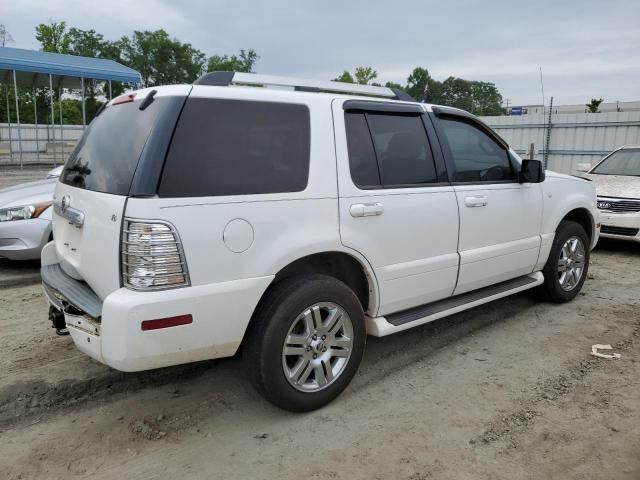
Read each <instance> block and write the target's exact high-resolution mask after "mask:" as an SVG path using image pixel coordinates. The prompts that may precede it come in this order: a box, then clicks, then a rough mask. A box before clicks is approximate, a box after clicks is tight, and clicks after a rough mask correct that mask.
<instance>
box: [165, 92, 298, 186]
mask: <svg viewBox="0 0 640 480" xmlns="http://www.w3.org/2000/svg"><path fill="white" fill-rule="evenodd" d="M309 151H310V127H309V110H308V109H307V107H305V106H303V105H293V104H285V103H270V102H253V101H242V100H226V99H209V98H207V99H204V98H189V99H188V100H187V102H186V104H185V107H184V110H183V112H182V115H181V116H180V120H179V122H178V125H177V127H176V131H175V133H174V137H173V141H172V142H171V146H170V147H169V152H168V154H167V160H166V162H165V167H164V171H163V173H162V180H161V182H160V188H159V192H158V193H159V195H160V196H161V197H196V196H219V195H247V194H260V193H283V192H299V191H302V190H304V189H305V188H306V186H307V180H308V176H309Z"/></svg>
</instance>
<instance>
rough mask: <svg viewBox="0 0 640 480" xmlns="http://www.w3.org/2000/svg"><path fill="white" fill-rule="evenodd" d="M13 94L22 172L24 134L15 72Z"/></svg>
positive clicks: (14, 73) (14, 72)
mask: <svg viewBox="0 0 640 480" xmlns="http://www.w3.org/2000/svg"><path fill="white" fill-rule="evenodd" d="M13 93H14V96H15V97H16V120H17V121H18V148H19V149H20V170H22V132H21V125H20V105H19V103H18V80H17V79H16V71H15V70H14V71H13Z"/></svg>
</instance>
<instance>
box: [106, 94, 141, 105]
mask: <svg viewBox="0 0 640 480" xmlns="http://www.w3.org/2000/svg"><path fill="white" fill-rule="evenodd" d="M135 97H136V94H135V93H125V94H124V95H120V96H119V97H116V98H114V99H113V101H112V102H111V105H120V104H121V103H129V102H133V99H134V98H135Z"/></svg>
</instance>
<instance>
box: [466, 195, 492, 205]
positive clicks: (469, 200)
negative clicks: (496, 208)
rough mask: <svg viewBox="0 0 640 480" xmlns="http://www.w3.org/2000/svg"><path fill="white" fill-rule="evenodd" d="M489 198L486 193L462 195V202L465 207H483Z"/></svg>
mask: <svg viewBox="0 0 640 480" xmlns="http://www.w3.org/2000/svg"><path fill="white" fill-rule="evenodd" d="M488 201H489V199H488V198H487V196H486V195H474V196H472V197H464V204H465V205H466V206H467V207H470V208H473V207H485V206H486V205H487V203H488Z"/></svg>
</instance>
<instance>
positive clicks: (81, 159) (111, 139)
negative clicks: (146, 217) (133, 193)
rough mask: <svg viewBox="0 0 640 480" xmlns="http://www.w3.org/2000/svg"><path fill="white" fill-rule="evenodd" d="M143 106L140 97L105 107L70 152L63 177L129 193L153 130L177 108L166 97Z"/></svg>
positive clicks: (93, 187) (85, 186)
mask: <svg viewBox="0 0 640 480" xmlns="http://www.w3.org/2000/svg"><path fill="white" fill-rule="evenodd" d="M139 106H140V102H139V101H138V102H130V103H124V104H120V105H115V106H110V107H107V108H106V109H104V110H103V111H102V113H100V115H98V116H97V117H96V118H95V119H94V120H93V121H92V122H91V124H90V125H89V127H88V128H87V129H86V131H85V133H84V135H83V136H82V138H81V139H80V141H79V142H78V145H77V146H76V148H75V150H74V151H73V152H72V153H71V155H70V156H69V159H68V160H67V163H66V164H65V168H64V170H63V172H62V175H61V176H60V181H61V182H62V183H65V184H67V185H71V186H73V187H77V188H83V189H86V190H92V191H95V192H104V193H111V194H115V195H128V194H129V189H130V187H131V182H132V180H133V175H134V173H135V170H136V167H137V165H138V160H139V159H140V154H141V153H142V150H143V148H144V146H145V143H146V141H147V138H148V137H149V134H150V133H151V130H152V129H153V127H154V125H156V123H157V120H158V118H159V116H160V115H161V114H162V113H163V111H165V110H167V109H169V108H173V107H172V103H171V100H170V99H169V98H166V97H165V98H158V99H156V100H154V101H153V102H152V103H151V104H150V105H149V106H148V107H147V108H146V109H144V110H140V109H139V108H138V107H139ZM174 121H175V120H174Z"/></svg>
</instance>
